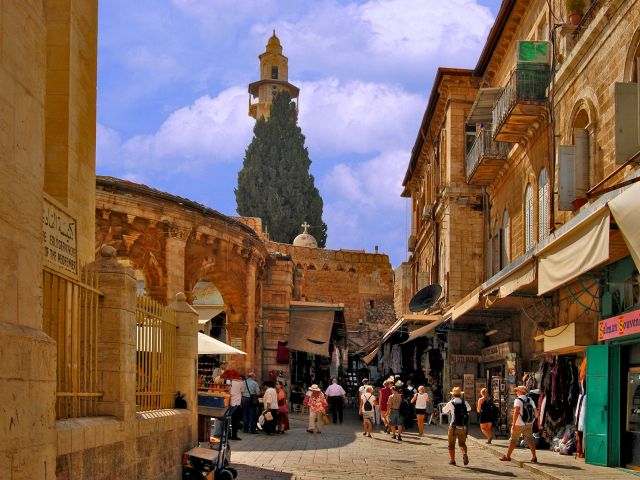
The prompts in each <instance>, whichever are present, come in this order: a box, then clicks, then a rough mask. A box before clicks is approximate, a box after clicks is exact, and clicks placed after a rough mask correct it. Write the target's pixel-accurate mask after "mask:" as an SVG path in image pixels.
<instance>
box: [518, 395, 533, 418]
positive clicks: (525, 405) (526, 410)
mask: <svg viewBox="0 0 640 480" xmlns="http://www.w3.org/2000/svg"><path fill="white" fill-rule="evenodd" d="M520 401H521V402H522V408H521V409H520V418H522V421H523V422H524V423H533V421H534V420H535V419H536V412H535V410H534V408H533V403H532V402H531V399H530V398H528V397H527V399H526V401H525V400H523V399H521V398H520Z"/></svg>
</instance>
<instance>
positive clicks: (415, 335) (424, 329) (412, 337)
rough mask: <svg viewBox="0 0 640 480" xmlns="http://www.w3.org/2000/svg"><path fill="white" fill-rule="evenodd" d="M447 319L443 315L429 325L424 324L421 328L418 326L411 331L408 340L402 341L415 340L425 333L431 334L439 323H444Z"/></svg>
mask: <svg viewBox="0 0 640 480" xmlns="http://www.w3.org/2000/svg"><path fill="white" fill-rule="evenodd" d="M449 318H450V317H449ZM445 320H446V318H445V317H442V318H441V319H440V320H438V321H436V322H431V323H430V324H429V325H424V326H422V327H420V328H416V329H415V330H413V331H411V332H409V338H407V340H405V341H404V342H402V343H403V344H404V343H409V342H413V341H414V340H415V339H416V338H419V337H424V336H425V335H427V334H429V332H433V331H434V330H435V329H436V328H437V327H438V325H442V323H444V321H445Z"/></svg>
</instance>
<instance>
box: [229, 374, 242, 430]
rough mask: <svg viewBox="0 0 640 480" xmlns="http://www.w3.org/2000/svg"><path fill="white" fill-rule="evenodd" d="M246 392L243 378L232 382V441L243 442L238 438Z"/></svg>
mask: <svg viewBox="0 0 640 480" xmlns="http://www.w3.org/2000/svg"><path fill="white" fill-rule="evenodd" d="M243 391H244V381H243V379H242V377H240V376H238V377H236V378H234V379H232V380H231V391H230V392H229V393H230V398H229V406H230V407H231V408H232V409H233V410H232V411H231V437H229V438H230V439H231V440H242V439H241V438H240V437H238V427H239V426H240V421H241V420H242V406H241V405H242V395H243Z"/></svg>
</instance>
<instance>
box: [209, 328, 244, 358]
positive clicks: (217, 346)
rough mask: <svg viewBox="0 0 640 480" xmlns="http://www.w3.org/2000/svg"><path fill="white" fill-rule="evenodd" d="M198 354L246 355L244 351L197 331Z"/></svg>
mask: <svg viewBox="0 0 640 480" xmlns="http://www.w3.org/2000/svg"><path fill="white" fill-rule="evenodd" d="M198 355H246V353H244V352H243V351H242V350H238V349H237V348H233V347H232V346H231V345H227V344H226V343H224V342H221V341H220V340H216V339H215V338H212V337H210V336H209V335H205V334H204V333H200V332H198Z"/></svg>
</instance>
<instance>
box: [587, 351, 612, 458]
mask: <svg viewBox="0 0 640 480" xmlns="http://www.w3.org/2000/svg"><path fill="white" fill-rule="evenodd" d="M587 398H588V399H589V406H588V408H587V414H586V418H585V424H586V425H585V432H586V433H585V437H586V439H585V445H586V457H587V458H586V460H587V463H591V464H594V465H603V466H607V465H608V464H609V458H608V450H609V448H608V446H609V408H608V405H609V346H608V345H589V346H588V347H587Z"/></svg>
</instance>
